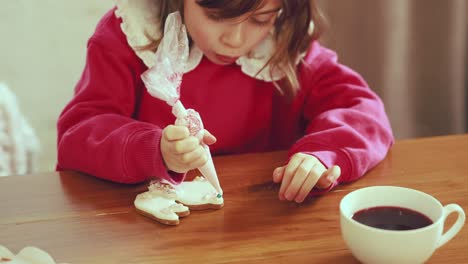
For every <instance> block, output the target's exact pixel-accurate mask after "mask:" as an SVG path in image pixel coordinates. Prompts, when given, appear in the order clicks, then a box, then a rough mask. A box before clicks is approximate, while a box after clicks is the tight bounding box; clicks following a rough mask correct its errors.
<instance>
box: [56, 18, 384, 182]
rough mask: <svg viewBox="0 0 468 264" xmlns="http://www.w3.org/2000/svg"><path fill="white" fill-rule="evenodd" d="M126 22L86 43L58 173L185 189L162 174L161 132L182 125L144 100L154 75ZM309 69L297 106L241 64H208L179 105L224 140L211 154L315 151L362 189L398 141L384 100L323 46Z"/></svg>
mask: <svg viewBox="0 0 468 264" xmlns="http://www.w3.org/2000/svg"><path fill="white" fill-rule="evenodd" d="M120 23H121V20H120V19H117V18H116V17H115V16H114V14H113V12H112V11H110V12H109V13H107V14H106V15H105V16H104V17H103V19H102V20H101V21H100V23H99V24H98V26H97V28H96V32H95V33H94V35H93V36H92V37H91V38H90V40H89V42H88V47H87V59H86V66H85V69H84V71H83V74H82V76H81V79H80V81H79V82H78V84H77V86H76V88H75V95H74V97H73V98H72V100H71V101H70V102H69V104H68V105H67V106H66V107H65V109H64V110H63V112H62V113H61V115H60V118H59V120H58V124H57V127H58V142H57V148H58V164H57V169H58V170H65V169H66V170H77V171H81V172H84V173H88V174H92V175H95V176H96V177H99V178H103V179H107V180H111V181H115V182H122V183H138V182H142V181H145V180H147V179H149V178H151V177H155V176H156V177H161V178H165V179H167V180H170V181H172V182H175V183H177V182H180V181H181V180H182V179H183V175H181V174H176V173H169V172H168V171H167V169H166V168H165V167H164V164H163V159H162V156H161V151H160V146H159V145H160V140H161V134H162V129H163V128H164V127H166V126H167V125H169V124H173V123H174V120H175V119H174V116H173V115H172V114H171V108H170V106H168V105H167V104H166V103H165V102H163V101H161V100H159V99H156V98H153V97H152V96H151V95H150V94H149V93H148V92H147V91H146V89H145V86H144V84H143V82H142V80H141V78H140V75H141V74H142V73H143V72H144V71H145V70H147V67H146V66H145V65H144V64H143V62H142V61H141V60H140V59H139V58H138V57H137V56H136V54H135V53H134V51H133V50H132V49H131V47H130V46H129V45H128V43H127V40H126V37H125V36H124V34H123V33H122V31H121V29H120ZM304 64H307V66H308V67H305V66H304ZM304 64H302V65H300V66H299V67H300V68H299V69H300V76H299V77H300V83H301V90H300V91H299V93H298V95H297V96H296V97H295V98H294V99H293V101H292V102H289V103H288V102H287V100H286V99H285V98H283V97H282V96H281V95H279V94H278V93H277V92H276V89H275V87H274V86H273V84H272V83H270V82H264V81H260V80H257V79H255V78H252V77H249V76H247V75H246V74H244V73H242V71H241V69H240V67H239V66H236V65H230V66H220V65H216V64H214V63H212V62H210V61H209V60H208V59H206V58H203V59H202V61H201V63H200V64H199V65H198V66H197V67H196V68H195V69H194V70H193V71H191V72H188V73H187V74H185V75H184V77H183V81H182V85H181V101H182V102H183V104H184V105H185V107H187V108H193V109H195V110H196V111H198V112H199V113H200V115H201V117H202V119H203V122H204V125H205V128H206V129H208V130H209V131H210V132H211V133H212V134H213V135H215V136H216V138H217V139H218V141H217V142H216V143H215V144H214V145H212V146H211V151H212V154H213V155H220V154H239V153H246V152H260V151H272V150H280V149H289V156H291V155H293V154H294V153H297V152H307V153H310V154H312V155H315V156H316V157H317V158H319V159H320V160H321V161H322V162H323V163H324V164H325V166H327V167H330V166H332V165H334V164H336V165H339V166H340V167H341V171H342V175H341V177H340V178H339V182H349V181H353V180H356V179H358V178H359V177H361V176H362V175H363V174H364V173H366V172H367V171H368V170H369V169H371V168H372V167H374V166H375V165H376V164H377V163H378V162H380V161H381V160H382V159H383V158H384V157H385V155H386V154H387V151H388V149H389V148H390V146H391V145H392V143H393V136H392V131H391V128H390V125H389V122H388V119H387V116H386V114H385V110H384V107H383V104H382V102H381V100H380V99H379V98H378V96H377V95H376V94H375V93H374V92H372V91H371V90H370V89H369V88H368V86H367V84H366V83H365V81H364V80H363V79H362V78H361V77H360V76H359V75H358V74H356V73H355V72H353V71H352V70H351V69H349V68H347V67H345V66H343V65H340V64H339V63H338V62H337V56H336V54H335V53H333V52H332V51H330V50H328V49H325V48H323V47H321V46H320V45H319V44H318V43H313V44H312V45H311V48H310V50H309V52H308V55H307V56H306V58H305V62H304ZM285 162H286V161H285ZM215 165H216V164H215ZM221 177H222V176H221ZM220 181H221V182H222V178H220Z"/></svg>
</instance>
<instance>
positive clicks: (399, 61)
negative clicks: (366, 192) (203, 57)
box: [0, 0, 468, 171]
mask: <svg viewBox="0 0 468 264" xmlns="http://www.w3.org/2000/svg"><path fill="white" fill-rule="evenodd" d="M317 2H318V3H319V5H320V6H321V7H322V9H323V11H324V13H325V15H326V17H327V18H328V24H329V26H328V29H327V32H326V33H325V35H324V38H323V39H322V43H323V44H324V45H326V46H328V47H330V48H332V49H334V50H336V51H337V52H338V54H339V57H340V61H341V62H342V63H343V64H346V65H348V66H350V67H351V68H353V69H355V70H356V71H358V72H359V73H361V74H362V75H363V77H364V78H365V79H366V80H367V81H368V83H369V85H370V86H371V88H372V89H373V90H374V91H376V92H377V93H378V94H379V95H380V96H381V97H382V99H383V100H384V102H385V104H386V109H387V113H388V115H389V117H390V121H391V123H392V126H393V129H394V133H395V136H396V137H397V139H405V138H415V137H426V136H439V135H448V134H459V133H466V132H467V124H468V110H467V101H468V93H467V90H468V85H467V78H466V75H467V71H468V68H467V36H468V32H467V13H468V1H466V0H347V1H343V0H318V1H317ZM0 6H1V8H0V22H1V23H0V39H1V41H0V82H5V83H6V84H7V85H8V86H9V87H10V90H12V91H13V92H14V93H15V94H16V96H17V99H18V102H19V105H20V108H21V112H22V113H23V114H24V115H25V116H26V118H27V120H28V122H29V123H30V125H31V126H32V127H33V129H34V130H35V132H36V134H37V136H38V138H39V141H40V144H41V152H40V155H39V161H38V164H39V166H38V168H37V169H36V170H37V171H51V170H54V168H55V161H56V127H55V124H56V120H57V117H58V115H59V114H60V111H61V110H62V108H63V107H64V106H65V104H66V103H67V102H68V100H69V99H70V98H71V96H72V93H73V88H74V85H75V84H76V82H77V81H78V78H79V77H80V74H81V71H82V69H83V66H84V62H85V53H86V42H87V40H88V38H89V37H90V35H91V34H92V32H93V31H94V27H95V25H96V23H97V22H98V20H99V19H100V17H101V16H102V15H103V14H104V13H105V12H106V11H107V10H108V9H110V8H112V6H113V1H112V0H107V1H96V0H94V1H93V0H81V1H64V0H41V1H33V0H15V1H1V5H0Z"/></svg>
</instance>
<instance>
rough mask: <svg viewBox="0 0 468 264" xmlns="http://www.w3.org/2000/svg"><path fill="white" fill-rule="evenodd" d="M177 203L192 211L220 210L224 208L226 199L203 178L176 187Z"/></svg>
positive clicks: (199, 177)
mask: <svg viewBox="0 0 468 264" xmlns="http://www.w3.org/2000/svg"><path fill="white" fill-rule="evenodd" d="M175 189H176V194H177V201H178V202H180V203H182V204H184V205H186V206H188V207H189V208H190V209H192V210H205V209H220V208H222V207H223V206H224V199H223V197H222V196H221V195H219V194H218V193H217V192H216V190H215V189H214V188H213V186H212V185H211V184H210V183H209V182H208V181H207V180H206V179H205V178H204V177H201V176H197V177H195V179H193V181H186V182H182V183H181V184H179V185H177V186H176V187H175Z"/></svg>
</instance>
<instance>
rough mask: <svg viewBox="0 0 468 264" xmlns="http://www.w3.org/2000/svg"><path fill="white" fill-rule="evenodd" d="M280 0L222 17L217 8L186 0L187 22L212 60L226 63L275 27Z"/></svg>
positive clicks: (248, 49) (194, 37) (244, 53)
mask: <svg viewBox="0 0 468 264" xmlns="http://www.w3.org/2000/svg"><path fill="white" fill-rule="evenodd" d="M280 8H281V1H280V0H265V1H264V4H263V5H262V6H261V8H259V9H258V10H255V11H254V12H253V13H252V12H250V13H246V14H244V15H242V16H240V17H236V18H229V19H219V18H217V17H216V13H215V12H214V11H215V10H210V9H208V8H203V7H201V6H199V5H198V4H197V3H196V0H184V22H185V25H186V27H187V31H188V33H189V34H190V37H191V38H192V40H193V41H194V42H195V43H196V45H197V46H198V47H199V48H200V49H201V50H202V51H203V53H204V54H205V56H206V57H207V58H208V59H209V60H210V61H212V62H213V63H216V64H220V65H227V64H232V63H234V62H235V61H236V60H237V58H239V57H240V56H243V55H246V54H248V53H249V52H250V51H251V50H252V49H253V48H254V47H255V46H257V45H258V44H259V43H260V42H261V41H262V40H263V39H265V37H266V36H267V35H268V33H269V31H270V30H271V29H272V27H273V25H274V22H275V19H276V16H277V14H278V11H279V10H280Z"/></svg>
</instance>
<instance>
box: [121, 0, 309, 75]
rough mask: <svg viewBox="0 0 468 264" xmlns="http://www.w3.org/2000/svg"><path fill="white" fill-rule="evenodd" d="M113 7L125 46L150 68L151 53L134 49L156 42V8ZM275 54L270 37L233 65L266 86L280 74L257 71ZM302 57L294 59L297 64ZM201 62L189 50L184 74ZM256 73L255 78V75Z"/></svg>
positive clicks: (144, 1) (132, 3) (145, 4)
mask: <svg viewBox="0 0 468 264" xmlns="http://www.w3.org/2000/svg"><path fill="white" fill-rule="evenodd" d="M114 1H115V3H116V6H117V9H116V11H115V15H116V17H119V18H121V19H122V23H121V29H122V32H123V33H124V34H125V36H126V37H127V42H128V44H129V45H130V47H131V48H132V49H133V50H134V51H135V54H136V55H137V56H138V57H139V58H140V59H141V60H142V61H143V63H144V64H145V65H146V66H147V67H148V68H151V67H152V66H153V65H154V63H155V59H154V58H155V52H153V51H151V50H140V49H138V48H137V47H141V46H144V45H147V44H149V43H150V42H151V39H153V40H154V39H156V40H157V39H160V38H161V35H162V34H161V31H160V28H161V26H160V23H161V21H160V20H159V19H158V17H157V13H158V7H157V2H156V1H154V0H114ZM311 31H313V23H312V22H311V25H310V28H309V34H310V32H311ZM274 51H275V42H274V39H273V34H270V35H268V36H267V38H266V39H265V40H264V41H263V42H262V43H260V44H259V45H258V46H257V47H256V48H255V49H254V50H253V51H252V52H250V54H249V56H242V57H240V58H239V59H237V61H236V64H237V65H239V66H240V67H241V70H242V72H244V73H245V74H246V75H248V76H250V77H253V78H256V79H259V80H263V81H266V82H271V81H277V80H280V79H282V78H283V77H284V73H283V72H281V71H273V72H272V73H271V75H270V67H269V66H267V67H265V68H264V69H263V70H262V71H261V72H259V73H258V71H259V70H261V69H262V67H263V66H264V65H265V63H266V62H267V61H268V60H269V59H270V58H271V56H272V54H273V52H274ZM304 55H305V54H303V55H302V56H300V58H298V60H297V63H299V61H300V59H302V57H303V56H304ZM202 58H203V53H202V51H201V50H200V49H199V48H198V47H197V46H196V45H193V47H192V48H191V49H190V54H189V59H188V63H187V67H186V72H189V71H191V70H193V69H195V68H196V67H197V66H198V64H199V63H200V61H201V60H202ZM257 73H258V74H257Z"/></svg>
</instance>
